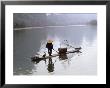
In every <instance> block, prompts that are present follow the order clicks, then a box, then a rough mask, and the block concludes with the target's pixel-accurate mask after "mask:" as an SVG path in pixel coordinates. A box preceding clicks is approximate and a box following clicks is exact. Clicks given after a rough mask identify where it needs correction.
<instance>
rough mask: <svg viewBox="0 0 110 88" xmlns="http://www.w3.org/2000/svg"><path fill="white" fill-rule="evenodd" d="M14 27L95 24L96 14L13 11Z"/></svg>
mask: <svg viewBox="0 0 110 88" xmlns="http://www.w3.org/2000/svg"><path fill="white" fill-rule="evenodd" d="M13 20H14V22H13V23H14V24H13V25H14V28H24V27H43V26H64V25H65V26H67V25H97V17H96V14H95V13H93V14H88V13H87V14H86V13H81V14H79V13H78V14H72V13H14V16H13Z"/></svg>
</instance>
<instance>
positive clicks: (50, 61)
mask: <svg viewBox="0 0 110 88" xmlns="http://www.w3.org/2000/svg"><path fill="white" fill-rule="evenodd" d="M47 70H48V71H49V72H53V71H54V63H53V62H52V59H51V58H49V63H48V68H47Z"/></svg>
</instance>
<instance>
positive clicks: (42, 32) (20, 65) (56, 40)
mask: <svg viewBox="0 0 110 88" xmlns="http://www.w3.org/2000/svg"><path fill="white" fill-rule="evenodd" d="M47 39H52V40H53V44H54V49H55V50H56V51H57V49H58V48H59V47H67V46H65V44H64V43H65V41H64V40H68V42H69V44H70V45H72V46H74V47H80V46H81V47H82V50H81V52H82V53H79V54H68V55H67V56H65V57H66V58H59V57H58V56H57V57H54V58H50V59H46V60H45V61H44V60H42V61H40V62H32V61H31V59H30V58H31V57H32V56H34V55H35V54H36V53H40V54H41V55H42V54H43V52H47V49H46V48H45V44H46V41H47ZM67 48H68V49H72V48H70V47H69V46H68V47H67ZM56 51H53V54H54V53H57V52H56ZM13 64H14V65H13V70H14V75H96V74H97V27H96V26H70V27H68V26H67V27H44V28H36V29H27V30H26V29H24V30H14V62H13Z"/></svg>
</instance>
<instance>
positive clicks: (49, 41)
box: [46, 40, 53, 56]
mask: <svg viewBox="0 0 110 88" xmlns="http://www.w3.org/2000/svg"><path fill="white" fill-rule="evenodd" d="M46 48H47V49H48V54H49V56H51V54H52V49H53V44H52V40H48V42H47V44H46Z"/></svg>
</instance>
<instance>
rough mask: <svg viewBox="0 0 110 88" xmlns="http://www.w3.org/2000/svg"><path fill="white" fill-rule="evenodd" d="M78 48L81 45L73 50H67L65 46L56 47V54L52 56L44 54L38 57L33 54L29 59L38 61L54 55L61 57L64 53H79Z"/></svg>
mask: <svg viewBox="0 0 110 88" xmlns="http://www.w3.org/2000/svg"><path fill="white" fill-rule="evenodd" d="M80 49H81V47H79V48H75V50H71V51H67V48H58V53H57V54H53V55H52V56H45V57H39V56H37V55H35V56H34V57H31V60H32V61H38V62H39V61H41V60H45V59H48V58H52V57H56V56H59V57H62V56H63V55H66V54H69V53H81V51H80Z"/></svg>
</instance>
